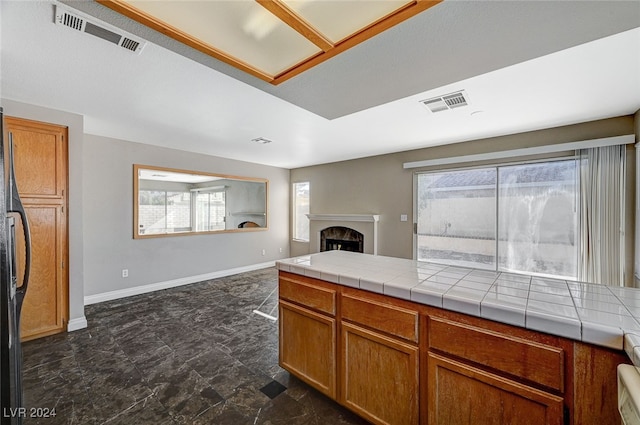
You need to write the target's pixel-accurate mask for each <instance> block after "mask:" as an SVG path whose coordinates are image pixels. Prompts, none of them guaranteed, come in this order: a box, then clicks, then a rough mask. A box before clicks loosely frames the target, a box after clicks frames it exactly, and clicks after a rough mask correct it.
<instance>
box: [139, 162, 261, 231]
mask: <svg viewBox="0 0 640 425" xmlns="http://www.w3.org/2000/svg"><path fill="white" fill-rule="evenodd" d="M133 176H134V178H133V193H134V214H133V217H134V220H133V222H134V224H133V225H134V229H133V237H134V238H136V239H138V238H152V237H160V236H177V235H186V234H201V233H216V232H246V231H256V230H265V229H266V228H267V193H268V192H267V190H268V181H267V180H266V179H258V178H250V177H238V176H229V175H222V174H212V173H204V172H200V171H185V170H176V169H171V168H161V167H153V166H149V165H139V164H134V166H133Z"/></svg>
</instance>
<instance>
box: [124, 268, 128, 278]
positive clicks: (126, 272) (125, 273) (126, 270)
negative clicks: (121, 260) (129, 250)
mask: <svg viewBox="0 0 640 425" xmlns="http://www.w3.org/2000/svg"><path fill="white" fill-rule="evenodd" d="M122 277H129V269H122Z"/></svg>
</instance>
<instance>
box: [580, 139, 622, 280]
mask: <svg viewBox="0 0 640 425" xmlns="http://www.w3.org/2000/svg"><path fill="white" fill-rule="evenodd" d="M625 171H626V150H625V145H616V146H605V147H601V148H592V149H583V150H580V192H581V193H580V198H581V211H580V230H581V232H580V235H581V239H580V266H579V267H578V280H580V281H582V282H592V283H602V284H606V285H613V286H624V257H625V255H624V198H625Z"/></svg>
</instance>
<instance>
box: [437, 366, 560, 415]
mask: <svg viewBox="0 0 640 425" xmlns="http://www.w3.org/2000/svg"><path fill="white" fill-rule="evenodd" d="M427 363H428V376H429V378H428V379H429V396H428V417H429V422H428V423H429V425H436V424H437V425H501V424H504V425H551V424H553V425H561V424H562V423H563V400H562V398H561V397H558V396H555V395H552V394H549V393H546V392H543V391H540V390H537V389H535V388H531V387H528V386H526V385H522V384H519V383H517V382H514V381H510V380H508V379H505V378H502V377H500V376H497V375H494V374H491V373H488V372H485V371H483V370H480V369H476V368H474V367H471V366H468V365H466V364H464V363H460V362H457V361H454V360H450V359H447V358H445V357H442V356H439V355H437V354H433V353H429V354H428V360H427Z"/></svg>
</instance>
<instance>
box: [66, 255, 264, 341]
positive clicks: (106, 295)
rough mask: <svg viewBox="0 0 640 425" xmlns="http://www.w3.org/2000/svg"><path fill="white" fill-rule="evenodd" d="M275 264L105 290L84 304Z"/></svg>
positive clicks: (130, 295)
mask: <svg viewBox="0 0 640 425" xmlns="http://www.w3.org/2000/svg"><path fill="white" fill-rule="evenodd" d="M275 265H276V262H275V261H268V262H266V263H260V264H252V265H249V266H243V267H236V268H233V269H227V270H220V271H217V272H212V273H206V274H200V275H196V276H189V277H182V278H180V279H173V280H167V281H165V282H157V283H151V284H149V285H142V286H136V287H133V288H126V289H119V290H117V291H109V292H103V293H102V294H96V295H87V296H86V297H84V305H90V304H97V303H101V302H104V301H111V300H117V299H119V298H126V297H132V296H134V295H140V294H146V293H148V292H154V291H160V290H162V289H169V288H175V287H177V286H183V285H189V284H191V283H196V282H202V281H204V280H210V279H217V278H220V277H225V276H231V275H234V274H239V273H244V272H250V271H254V270H260V269H266V268H269V267H273V266H275ZM85 323H86V320H85ZM69 324H71V322H69ZM85 326H86V325H85ZM78 329H80V328H78Z"/></svg>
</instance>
